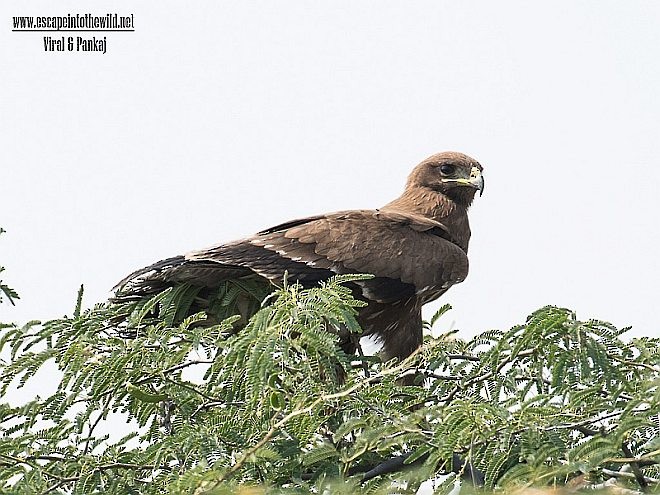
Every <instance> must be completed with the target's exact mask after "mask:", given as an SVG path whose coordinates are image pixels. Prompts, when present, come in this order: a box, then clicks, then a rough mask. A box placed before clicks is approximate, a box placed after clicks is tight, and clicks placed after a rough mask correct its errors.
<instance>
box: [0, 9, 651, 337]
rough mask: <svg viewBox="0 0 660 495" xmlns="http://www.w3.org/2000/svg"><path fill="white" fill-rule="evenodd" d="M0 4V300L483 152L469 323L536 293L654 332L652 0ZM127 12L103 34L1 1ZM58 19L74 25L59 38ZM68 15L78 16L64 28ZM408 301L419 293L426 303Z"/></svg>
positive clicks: (46, 301)
mask: <svg viewBox="0 0 660 495" xmlns="http://www.w3.org/2000/svg"><path fill="white" fill-rule="evenodd" d="M91 5H100V4H92V3H90V2H85V1H82V0H77V1H57V2H53V1H32V2H29V3H27V2H18V1H14V0H12V1H7V0H4V1H3V2H2V3H1V4H0V14H1V16H0V24H1V25H3V26H4V28H3V29H1V30H0V56H1V59H0V67H1V71H2V76H1V77H0V150H1V155H0V156H1V158H0V226H1V227H4V228H5V229H6V230H7V231H8V233H7V234H5V235H3V236H1V237H0V265H4V266H5V267H6V268H7V270H6V272H4V273H3V274H2V275H0V277H2V278H3V279H4V280H5V282H8V283H9V284H10V285H11V286H12V287H14V288H15V289H16V290H17V291H18V292H19V293H20V296H21V299H20V300H19V301H17V305H16V307H12V306H10V305H7V304H2V305H0V321H16V322H25V321H27V320H29V319H32V318H38V319H48V318H53V317H58V316H61V315H63V314H71V312H72V309H73V306H74V303H75V297H76V291H77V289H78V287H79V285H80V284H84V285H85V287H86V298H85V302H86V305H87V306H91V305H92V304H94V303H96V302H100V301H103V300H105V299H106V298H107V297H108V296H109V295H110V292H109V291H110V288H111V287H112V286H113V285H114V284H115V283H116V282H117V281H118V280H119V279H121V278H122V277H123V276H124V275H126V274H127V273H128V272H130V271H132V270H134V269H136V268H139V267H142V266H144V265H146V264H149V263H151V262H154V261H156V260H159V259H162V258H164V257H168V256H173V255H176V254H181V253H184V252H186V251H189V250H193V249H197V248H201V247H205V246H207V245H210V244H215V243H218V242H221V241H230V240H233V239H236V238H239V237H242V236H246V235H250V234H252V233H254V232H256V231H258V230H261V229H263V228H265V227H268V226H270V225H273V224H276V223H280V222H282V221H285V220H289V219H293V218H297V217H302V216H307V215H310V214H315V213H323V212H329V211H336V210H344V209H353V208H377V207H380V206H382V205H384V204H385V203H387V202H389V201H390V200H392V199H394V198H395V197H396V196H398V195H399V194H400V192H401V191H402V189H403V185H404V183H405V179H406V176H407V174H408V173H409V172H410V170H411V169H412V167H413V166H414V165H416V164H417V163H418V162H419V161H421V160H422V159H424V158H425V157H426V156H428V155H430V154H432V153H435V152H438V151H443V150H457V151H462V152H464V153H467V154H469V155H471V156H473V157H474V158H476V159H477V160H479V161H480V162H481V163H482V164H483V166H484V175H485V179H486V190H485V193H484V195H483V197H481V198H477V200H476V201H475V204H474V206H473V208H472V210H471V217H470V221H471V225H472V232H473V235H472V241H471V245H470V252H469V258H470V274H469V276H468V278H467V280H466V281H465V282H463V283H462V284H461V285H459V286H455V287H453V288H452V289H451V290H450V291H449V292H448V293H447V294H446V295H445V296H444V297H443V298H442V299H441V300H440V301H438V302H437V303H436V304H434V305H431V306H432V307H431V310H432V309H433V308H437V307H438V305H439V304H441V303H445V302H448V303H450V304H452V305H453V307H454V309H453V311H452V312H451V313H450V314H449V315H448V316H445V318H444V321H443V323H442V325H440V328H448V327H455V328H458V329H460V330H461V333H460V334H459V335H461V336H463V337H469V336H471V335H474V334H475V333H477V332H480V331H483V330H488V329H492V328H502V329H507V328H509V327H510V326H512V325H514V324H517V323H522V322H524V321H525V317H526V316H527V315H528V314H529V313H530V312H532V311H534V310H535V309H537V308H539V307H541V306H544V305H546V304H555V305H560V306H566V307H569V308H571V309H573V310H575V311H577V313H578V316H579V317H580V318H583V319H587V318H598V319H603V320H609V321H611V322H613V323H614V324H616V325H617V326H627V325H632V326H633V327H634V335H638V336H640V335H649V336H657V335H658V334H659V333H660V332H659V331H658V328H659V326H658V323H657V304H658V297H659V295H660V290H659V287H658V285H659V280H660V262H659V261H658V248H659V246H660V227H659V226H658V220H657V215H658V212H659V210H660V208H659V207H660V199H658V189H659V186H660V169H659V167H658V165H659V162H660V93H659V91H660V2H658V1H634V0H629V1H626V2H621V1H603V0H598V1H595V0H594V1H580V2H575V1H553V2H543V3H541V2H529V1H522V0H521V1H497V2H492V1H480V2H477V1H462V2H448V1H432V2H418V1H397V2H392V1H363V2H355V1H352V0H341V1H337V0H333V1H332V2H329V1H326V2H320V1H317V2H312V1H288V2H270V1H261V2H254V1H246V0H241V1H232V2H230V1H224V2H217V1H205V2H194V3H193V2H174V1H162V0H159V1H140V2H127V1H126V2H121V1H110V0H108V1H106V2H103V6H102V8H101V7H98V8H97V7H91ZM88 12H90V13H93V14H105V13H107V12H111V13H115V12H116V13H118V14H120V15H129V14H134V19H135V32H133V33H94V34H95V35H97V37H98V36H103V35H106V36H107V53H105V54H100V53H76V52H72V53H68V52H56V53H50V52H45V51H44V43H43V37H44V35H55V36H60V34H59V33H25V32H12V31H11V29H12V16H18V15H24V16H26V15H34V16H44V15H66V14H68V13H73V14H75V13H81V14H84V13H88ZM77 34H78V33H74V35H77ZM84 34H85V36H87V35H90V36H88V37H91V34H92V33H84ZM431 312H432V311H427V313H426V314H427V316H428V315H429V314H430V313H431Z"/></svg>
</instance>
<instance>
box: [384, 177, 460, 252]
mask: <svg viewBox="0 0 660 495" xmlns="http://www.w3.org/2000/svg"><path fill="white" fill-rule="evenodd" d="M382 209H383V210H388V209H389V210H397V211H401V212H407V213H413V214H417V215H422V216H424V217H426V218H430V219H431V220H435V221H436V222H440V223H442V224H443V225H444V226H445V227H447V230H449V233H450V234H451V235H452V237H453V238H454V239H455V241H456V244H458V246H460V247H461V248H462V249H463V250H464V251H465V252H466V253H467V248H468V243H469V242H470V224H469V222H468V216H467V206H464V205H461V204H460V203H457V202H455V201H453V200H452V199H450V198H448V197H447V196H445V195H444V194H440V193H438V192H437V191H434V190H433V189H430V188H424V187H409V188H407V189H406V190H405V191H404V193H403V194H402V195H401V196H400V197H398V198H397V199H395V200H394V201H392V202H390V203H388V204H386V205H385V206H384V207H383V208H382Z"/></svg>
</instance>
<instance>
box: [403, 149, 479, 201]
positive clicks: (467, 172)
mask: <svg viewBox="0 0 660 495" xmlns="http://www.w3.org/2000/svg"><path fill="white" fill-rule="evenodd" d="M482 171H483V167H482V166H481V164H480V163H479V162H477V161H476V160H475V159H474V158H471V157H469V156H467V155H464V154H463V153H458V152H455V151H445V152H443V153H436V154H435V155H432V156H430V157H428V158H427V159H426V160H424V161H423V162H422V163H420V164H419V165H417V166H416V167H415V168H414V169H413V171H412V172H411V174H410V176H409V177H408V183H407V185H406V189H409V188H419V187H422V188H425V189H432V190H433V191H435V192H438V193H441V194H444V195H445V196H447V197H448V198H450V199H451V200H453V201H455V202H456V203H459V204H462V205H464V206H469V205H470V204H471V203H472V200H473V199H474V195H475V193H476V192H477V191H480V193H482V194H483V191H484V178H483V176H482V175H481V173H482Z"/></svg>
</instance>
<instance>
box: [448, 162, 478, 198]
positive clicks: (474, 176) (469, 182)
mask: <svg viewBox="0 0 660 495" xmlns="http://www.w3.org/2000/svg"><path fill="white" fill-rule="evenodd" d="M452 182H455V183H457V184H461V185H464V186H469V187H474V188H475V189H477V190H478V191H479V196H481V195H482V194H483V193H484V187H485V184H484V177H483V175H481V170H479V167H472V170H470V178H469V179H454V180H453V181H452Z"/></svg>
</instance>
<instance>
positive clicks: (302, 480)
mask: <svg viewBox="0 0 660 495" xmlns="http://www.w3.org/2000/svg"><path fill="white" fill-rule="evenodd" d="M355 278H356V277H354V276H342V277H337V278H335V279H334V280H331V281H329V282H328V283H326V284H324V285H323V286H321V287H318V288H314V289H307V290H304V289H302V288H301V287H299V286H297V285H289V286H286V287H284V288H282V289H280V290H276V291H275V292H273V293H272V295H270V296H268V297H267V298H266V300H265V302H264V304H263V305H262V306H261V308H260V309H259V310H258V311H257V312H256V313H255V314H254V316H252V318H250V320H249V322H247V323H246V324H245V322H239V321H238V320H239V319H240V318H241V317H240V316H234V315H236V314H237V308H236V301H237V299H239V298H240V296H242V295H245V294H252V295H253V296H255V297H257V296H259V294H257V293H255V290H257V288H255V287H249V286H239V285H237V284H234V283H231V282H228V283H227V284H226V285H225V286H224V287H222V288H221V289H220V290H219V292H218V294H217V295H216V302H217V307H218V308H220V312H221V313H222V314H223V315H224V318H222V320H221V321H220V323H218V324H205V318H206V315H204V314H197V315H194V316H192V317H189V318H186V319H185V320H183V321H178V319H177V313H179V310H180V309H181V308H182V305H185V304H189V301H188V302H186V296H185V293H186V291H185V289H180V291H179V292H178V293H176V292H177V291H173V290H172V289H170V290H168V291H165V292H164V293H161V294H159V295H158V296H156V297H154V298H152V299H151V300H150V301H148V302H146V303H141V304H136V303H122V304H116V303H103V304H98V305H96V306H95V307H93V308H92V309H87V310H83V309H82V289H81V291H80V294H79V297H78V301H77V304H76V307H75V309H74V311H73V314H72V316H70V317H65V318H62V319H58V320H52V321H48V322H45V323H43V324H39V323H35V322H31V323H28V324H26V325H24V326H19V325H16V324H3V325H2V327H1V328H2V330H1V332H2V333H1V338H0V351H2V352H3V353H4V354H3V355H8V356H9V358H8V359H7V360H6V361H5V362H3V363H2V365H1V368H0V390H1V391H2V394H3V395H4V394H5V393H6V392H7V390H9V389H11V388H12V387H21V386H22V385H23V384H25V383H26V382H27V381H28V380H34V379H38V377H39V372H40V370H43V368H44V366H45V365H46V363H52V362H54V363H55V364H56V365H57V367H58V368H59V370H60V372H61V376H60V379H59V385H58V388H57V390H56V391H55V392H54V393H52V394H50V395H48V396H46V397H43V398H42V397H36V398H33V399H31V400H29V401H27V402H26V403H24V404H20V405H11V404H7V403H2V404H0V428H1V429H2V435H1V436H0V487H1V488H0V489H1V490H4V492H5V493H16V494H28V493H29V494H34V493H43V494H45V493H53V494H57V493H79V494H87V493H110V494H113V493H116V494H125V493H141V494H143V493H144V494H151V493H153V494H155V493H175V494H176V493H181V494H183V493H195V494H202V493H209V494H210V493H217V494H221V493H263V492H267V493H308V492H310V491H311V492H318V493H351V494H352V493H414V492H415V491H416V490H417V488H418V487H419V485H420V484H421V483H422V482H423V481H424V480H426V479H430V478H434V477H437V476H438V475H440V474H443V473H444V474H446V475H447V476H445V479H444V481H441V482H440V481H439V482H438V483H437V485H438V486H437V487H436V491H437V493H446V492H448V491H449V490H451V489H452V487H453V485H454V481H455V480H456V479H459V478H460V477H461V476H463V478H465V477H466V476H465V475H466V474H470V475H471V476H467V477H468V478H469V477H473V478H475V479H476V481H477V484H479V482H480V481H482V480H481V479H480V478H481V477H482V476H483V482H484V484H485V486H486V488H488V489H500V488H503V489H511V488H519V487H529V486H542V487H547V486H570V487H571V488H572V489H577V488H584V487H592V488H593V487H598V486H608V485H610V484H612V483H616V485H617V486H619V487H622V488H626V489H629V490H633V491H653V490H658V478H659V477H660V472H659V471H660V469H659V466H660V435H659V431H660V388H659V386H658V385H659V383H660V377H659V372H660V346H659V343H660V339H654V338H642V339H629V340H626V339H624V338H623V336H624V335H625V332H626V330H627V329H623V330H619V329H617V328H615V327H613V326H612V325H610V324H608V323H605V322H601V321H595V320H590V321H580V320H578V319H577V317H576V315H575V313H573V312H572V311H569V310H567V309H562V308H556V307H552V306H547V307H545V308H542V309H540V310H538V311H536V312H534V313H533V314H532V315H530V316H529V317H528V318H527V319H526V321H525V323H523V324H521V325H519V326H516V327H514V328H512V329H511V330H508V331H497V330H491V331H487V332H484V333H482V334H481V335H478V336H477V337H475V338H473V339H471V340H469V341H463V340H460V339H458V338H457V336H456V334H455V333H454V332H452V333H448V334H444V335H441V336H439V337H436V338H432V337H430V336H428V337H427V338H426V341H425V343H424V346H423V347H422V348H421V349H420V350H419V351H418V352H417V353H415V354H414V355H413V356H411V357H410V358H408V359H407V360H405V361H404V362H401V363H396V362H389V363H383V362H380V360H379V359H378V358H376V357H369V356H347V355H345V354H344V353H343V352H342V351H341V350H340V349H339V348H338V346H337V345H336V344H337V338H336V336H335V333H334V330H335V329H337V328H338V327H345V328H348V329H349V330H351V331H353V332H356V333H357V332H359V328H358V325H357V322H356V320H355V314H356V311H355V308H356V307H358V306H359V305H360V304H362V303H361V302H359V301H357V300H355V299H353V298H352V296H351V293H350V291H349V290H348V289H347V288H346V287H345V286H344V285H342V284H343V283H345V282H347V281H349V280H352V279H355ZM5 287H6V286H4V285H2V288H3V292H4V293H5V294H7V297H10V296H9V294H11V297H12V298H16V297H17V295H16V293H15V292H13V291H12V292H9V293H8V292H7V291H6V290H5ZM7 289H8V288H7ZM8 290H9V291H11V289H8ZM156 307H158V308H160V311H159V316H158V318H154V316H153V315H154V311H153V310H154V308H156ZM447 310H448V306H445V307H444V308H442V309H441V310H440V311H439V312H438V313H437V314H436V316H435V317H434V319H433V320H432V321H431V322H430V323H429V326H430V325H431V324H432V323H433V322H434V321H435V319H437V318H438V317H440V316H441V315H442V314H443V313H444V312H445V311H447ZM127 315H128V322H127V323H118V322H119V321H122V320H123V319H124V318H125V316H127ZM239 323H240V324H239ZM406 373H413V374H414V375H415V377H416V381H417V384H416V385H415V386H404V385H401V384H400V383H401V382H400V381H398V380H397V379H399V378H400V377H401V376H402V375H403V374H406ZM118 428H120V429H123V430H124V431H121V432H119V433H118V432H116V430H117V429H118ZM464 485H465V486H468V483H467V481H466V482H464Z"/></svg>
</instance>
